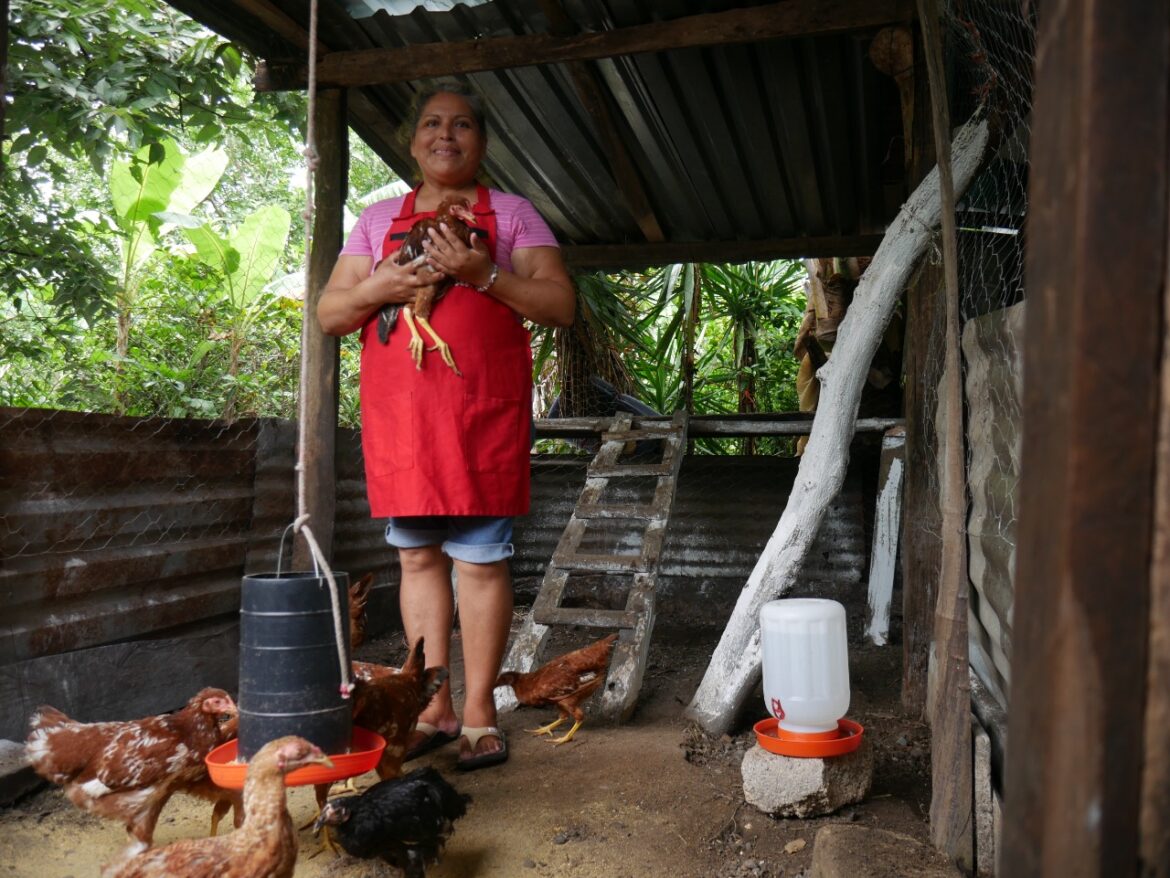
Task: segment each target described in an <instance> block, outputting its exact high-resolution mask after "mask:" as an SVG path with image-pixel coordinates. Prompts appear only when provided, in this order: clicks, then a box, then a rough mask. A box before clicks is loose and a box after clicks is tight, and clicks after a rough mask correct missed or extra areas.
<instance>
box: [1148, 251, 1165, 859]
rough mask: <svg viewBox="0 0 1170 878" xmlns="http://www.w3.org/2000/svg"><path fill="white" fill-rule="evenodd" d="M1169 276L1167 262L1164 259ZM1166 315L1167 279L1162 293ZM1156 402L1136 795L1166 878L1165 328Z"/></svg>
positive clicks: (1151, 850) (1150, 845) (1153, 856)
mask: <svg viewBox="0 0 1170 878" xmlns="http://www.w3.org/2000/svg"><path fill="white" fill-rule="evenodd" d="M1167 272H1168V273H1170V259H1167ZM1164 289H1165V291H1166V298H1165V299H1164V300H1163V308H1164V309H1168V310H1165V311H1164V313H1170V276H1168V277H1167V280H1166V284H1165V287H1164ZM1161 385H1162V398H1161V412H1160V424H1159V429H1158V451H1157V460H1158V462H1159V464H1160V465H1159V466H1158V476H1157V481H1156V482H1155V484H1154V491H1155V502H1156V504H1157V506H1156V511H1155V520H1154V551H1153V555H1154V557H1153V564H1152V565H1151V566H1152V577H1151V582H1150V660H1149V663H1148V668H1149V670H1148V672H1147V674H1148V681H1149V682H1148V686H1147V689H1146V699H1147V700H1146V719H1145V729H1146V734H1145V758H1144V760H1143V763H1144V770H1143V772H1144V773H1143V776H1142V791H1141V860H1142V862H1143V863H1145V864H1146V866H1147V869H1148V870H1149V874H1151V875H1162V876H1166V875H1170V832H1167V829H1166V828H1167V827H1170V748H1167V747H1166V746H1165V735H1166V729H1168V728H1170V466H1167V464H1166V462H1167V461H1170V402H1168V400H1170V326H1168V328H1167V329H1166V330H1164V333H1163V338H1162V382H1161Z"/></svg>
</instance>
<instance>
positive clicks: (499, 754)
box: [455, 726, 508, 771]
mask: <svg viewBox="0 0 1170 878" xmlns="http://www.w3.org/2000/svg"><path fill="white" fill-rule="evenodd" d="M461 737H464V738H466V739H467V743H468V744H470V745H471V754H472V755H471V756H463V755H462V753H460V755H459V758H458V759H457V760H456V761H455V769H456V770H457V771H475V770H476V769H477V768H487V767H488V766H490V765H499V764H500V763H501V762H507V761H508V739H507V738H505V737H504V733H503V732H501V731H500V730H499V729H498V728H496V727H495V726H464V727H463V734H462V735H461ZM487 737H490V738H499V739H500V749H499V750H492V751H491V752H490V753H480V754H478V755H476V754H475V748H476V747H478V746H479V741H480V739H481V738H487Z"/></svg>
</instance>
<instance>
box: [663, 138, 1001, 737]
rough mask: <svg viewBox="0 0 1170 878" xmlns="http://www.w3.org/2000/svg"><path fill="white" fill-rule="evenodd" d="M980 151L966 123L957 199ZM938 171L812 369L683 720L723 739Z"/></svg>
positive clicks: (840, 440) (914, 244) (840, 467)
mask: <svg viewBox="0 0 1170 878" xmlns="http://www.w3.org/2000/svg"><path fill="white" fill-rule="evenodd" d="M986 146H987V123H986V122H982V121H976V120H974V119H973V120H971V121H969V122H968V123H967V124H966V125H964V126H963V127H962V128H961V129H960V130H959V132H958V133H957V134H956V135H955V140H954V144H953V150H952V156H953V164H952V169H953V175H954V181H955V194H956V197H958V196H959V195H961V194H962V193H963V192H964V191H965V190H966V188H967V186H968V185H969V184H970V182H971V178H972V177H973V176H974V175H975V170H976V169H977V168H978V166H979V164H980V162H981V160H982V157H983V152H984V150H985V148H986ZM940 204H941V199H940V197H939V175H938V168H937V167H935V168H934V170H932V171H931V172H930V174H929V175H927V177H926V179H925V180H923V181H922V183H921V184H919V186H918V188H917V189H915V190H914V192H913V194H912V195H911V196H910V198H909V200H907V202H906V203H905V204H904V205H902V209H901V210H900V211H899V212H898V215H897V216H896V217H895V218H894V221H893V223H891V224H890V227H889V229H887V231H886V235H885V238H883V240H882V243H881V246H879V247H878V250H877V253H875V254H874V257H873V262H871V263H870V265H869V268H867V269H866V271H865V274H863V275H862V277H861V282H860V283H859V284H858V286H857V291H856V292H855V294H854V297H853V304H851V305H850V306H849V310H848V312H846V315H845V319H844V320H843V321H842V322H841V326H840V328H839V329H838V331H837V341H836V343H835V344H834V345H833V355H832V356H831V357H830V358H829V361H828V362H827V363H826V364H825V365H824V366H822V367H821V369H820V371H819V372H818V373H817V377H818V378H819V379H820V382H821V393H820V401H819V404H818V405H817V410H816V414H815V416H814V417H813V424H812V431H811V433H810V437H809V442H808V446H807V447H806V448H805V452H804V456H803V457H801V459H800V467H799V469H798V470H797V473H796V483H795V484H794V485H793V486H792V492H791V493H790V494H789V496H788V504H787V505H786V506H785V507H784V512H783V514H782V515H781V516H780V521H779V523H778V524H777V525H776V530H775V531H773V532H772V536H771V537H770V538H769V540H768V544H767V545H766V546H765V547H764V551H763V554H761V555H760V559H759V561H757V562H756V566H755V568H754V569H753V570H752V572H751V575H750V576H749V577H748V581H747V584H746V585H745V586H744V588H743V591H741V592H740V595H739V600H738V601H737V602H736V604H735V609H734V610H733V611H732V613H731V618H730V619H729V620H728V623H727V627H726V628H725V629H724V631H723V637H722V638H721V639H720V641H719V645H718V646H717V647H716V648H715V652H714V654H713V655H712V656H711V662H710V664H709V665H708V666H707V672H706V674H705V675H704V676H703V681H702V683H700V684H699V688H698V690H697V691H696V692H695V696H694V698H693V699H692V700H691V703H690V705H689V706H688V707H687V709H686V711H685V716H687V717H689V718H690V719H693V720H695V721H696V722H697V723H699V724H700V725H701V726H702V727H703V728H704V729H706V730H707V731H708V732H710V733H711V734H723V733H724V732H726V731H727V730H728V729H729V728H730V726H731V723H732V721H733V720H734V718H735V713H736V711H737V710H738V709H739V706H740V705H741V704H742V703H743V701H744V699H745V698H747V696H748V694H749V693H750V692H751V690H752V688H753V687H754V686H755V684H756V682H757V681H758V680H759V678H760V625H759V618H760V608H761V607H763V605H764V604H765V603H767V602H768V601H770V600H772V599H774V598H777V597H779V596H780V595H782V594H784V593H785V592H786V591H788V590H789V589H791V588H792V585H793V583H794V582H795V580H796V576H797V574H798V573H799V572H800V568H801V565H802V564H803V563H804V558H805V555H806V554H807V553H808V550H809V547H810V546H811V545H812V542H813V540H814V538H815V537H816V535H817V531H818V530H819V529H820V526H821V522H822V521H823V520H824V517H825V513H826V511H827V509H828V507H829V504H830V503H831V502H832V501H833V498H834V497H836V496H837V493H838V491H840V490H841V485H842V483H843V482H844V481H845V470H846V468H847V465H848V462H849V443H850V441H851V440H852V438H853V427H854V423H855V421H856V420H857V409H858V405H859V404H860V402H861V391H862V387H863V386H864V384H865V376H866V373H867V372H868V371H869V364H870V363H871V362H872V361H873V356H874V353H875V352H876V351H877V348H878V345H879V343H880V342H881V338H882V334H883V333H884V332H885V328H886V325H887V324H888V323H889V321H890V317H891V315H892V314H893V313H894V307H895V306H896V305H897V302H898V299H899V297H900V296H901V294H902V290H903V289H905V287H906V283H907V281H908V280H909V277H910V272H911V271H912V270H913V268H914V266H915V265H916V264H917V262H918V259H919V258H920V257H921V256H922V253H923V251H925V250H926V247H927V245H928V244H929V243H930V240H931V238H932V237H933V235H934V232H935V229H936V228H938V226H939V222H940V219H941V217H940V210H941V207H940Z"/></svg>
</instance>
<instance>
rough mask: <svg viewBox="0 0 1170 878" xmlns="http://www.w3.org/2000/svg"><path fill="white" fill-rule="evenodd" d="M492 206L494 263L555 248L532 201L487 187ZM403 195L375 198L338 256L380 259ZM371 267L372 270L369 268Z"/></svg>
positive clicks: (506, 263) (503, 265) (509, 262)
mask: <svg viewBox="0 0 1170 878" xmlns="http://www.w3.org/2000/svg"><path fill="white" fill-rule="evenodd" d="M488 191H489V192H490V193H491V199H492V209H493V210H494V211H495V212H496V262H498V263H499V265H500V268H502V269H504V270H505V271H511V270H512V251H513V250H520V249H523V248H525V247H559V246H560V245H559V244H558V243H557V239H556V237H554V235H553V233H552V230H551V229H550V228H549V227H548V223H546V222H545V221H544V218H543V217H542V216H541V215H540V214H539V213H537V211H536V208H535V207H533V206H532V202H531V201H529V200H528V199H527V198H523V197H521V196H519V195H509V194H508V193H507V192H500V191H499V190H497V189H489V190H488ZM405 200H406V196H405V195H399V196H397V197H395V198H387V199H386V200H385V201H377V202H375V203H374V204H371V205H370V206H369V207H367V208H366V209H365V210H363V211H362V215H361V216H360V217H358V221H357V225H355V226H354V227H353V230H352V231H351V232H350V233H349V238H348V239H347V240H346V242H345V246H344V247H342V248H341V255H342V256H371V257H373V260H374V265H377V264H378V263H379V262H380V261H381V260H382V242H383V241H384V240H385V238H386V232H387V231H389V229H390V224H391V223H392V222H393V221H394V217H396V216H398V212H399V211H400V210H402V202H403V201H405ZM371 270H372V269H371Z"/></svg>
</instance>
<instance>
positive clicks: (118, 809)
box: [26, 688, 240, 856]
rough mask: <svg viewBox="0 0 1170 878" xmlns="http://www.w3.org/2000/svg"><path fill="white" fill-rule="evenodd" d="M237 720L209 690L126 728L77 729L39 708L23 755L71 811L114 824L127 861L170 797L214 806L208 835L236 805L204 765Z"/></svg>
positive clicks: (149, 836)
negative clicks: (120, 828) (124, 840)
mask: <svg viewBox="0 0 1170 878" xmlns="http://www.w3.org/2000/svg"><path fill="white" fill-rule="evenodd" d="M238 717H239V712H238V711H237V709H236V704H235V702H234V701H232V698H231V696H230V695H228V694H227V693H226V692H225V691H223V690H222V689H210V688H209V689H203V690H201V691H200V692H199V693H198V694H197V695H195V696H194V697H193V698H192V699H191V700H190V701H188V702H187V706H186V707H184V708H182V709H181V710H178V711H176V712H174V713H170V714H163V715H162V716H150V717H146V718H144V719H138V720H130V721H128V722H99V723H81V722H77V721H75V720H72V719H70V718H69V717H67V716H66V715H65V714H63V713H62V712H61V711H59V710H57V709H56V708H54V707H48V706H43V707H40V708H38V709H37V711H36V712H35V713H34V714H33V715H32V717H31V719H30V720H29V735H28V740H27V742H26V753H27V754H28V758H29V761H30V762H31V763H32V767H33V770H34V771H36V773H37V774H39V775H40V776H41V777H43V778H45V779H46V780H49V781H52V782H53V783H55V784H59V785H60V786H62V787H63V788H64V790H65V795H66V796H68V797H69V800H70V801H71V802H73V804H75V805H77V806H78V807H79V808H84V809H85V810H86V811H89V812H91V813H93V814H97V815H98V816H99V817H110V818H114V819H116V820H121V821H122V822H123V823H124V824H125V825H126V831H127V832H128V833H130V836H131V842H130V845H129V847H127V848H126V850H125V851H124V852H123V854H122V856H132V855H134V854H137V853H139V852H140V851H143V850H146V849H147V848H148V847H150V845H151V842H152V840H153V838H154V826H155V824H156V823H157V822H158V816H159V813H160V812H161V811H162V809H163V806H164V805H165V804H166V803H167V800H168V799H170V797H171V796H172V795H174V794H175V793H177V792H184V793H188V794H191V795H196V796H202V797H204V798H209V799H212V800H214V801H215V802H216V806H215V813H214V815H213V817H212V827H213V829H214V828H215V825H216V824H217V823H218V822H219V817H222V816H223V814H225V813H226V812H227V809H228V807H230V805H231V804H233V803H236V804H237V805H238V802H239V800H238V798H233V796H232V794H231V793H229V792H228V791H225V790H220V789H218V788H216V787H214V786H212V785H211V783H210V780H209V778H208V776H207V766H206V765H205V764H204V762H203V759H204V757H205V756H207V754H208V753H210V752H211V751H212V750H213V749H215V748H216V747H218V746H219V745H220V744H223V743H225V742H226V741H228V740H230V739H231V738H232V737H235V732H236V723H237V721H238ZM236 819H237V820H239V819H240V811H239V808H238V807H237V810H236Z"/></svg>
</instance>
